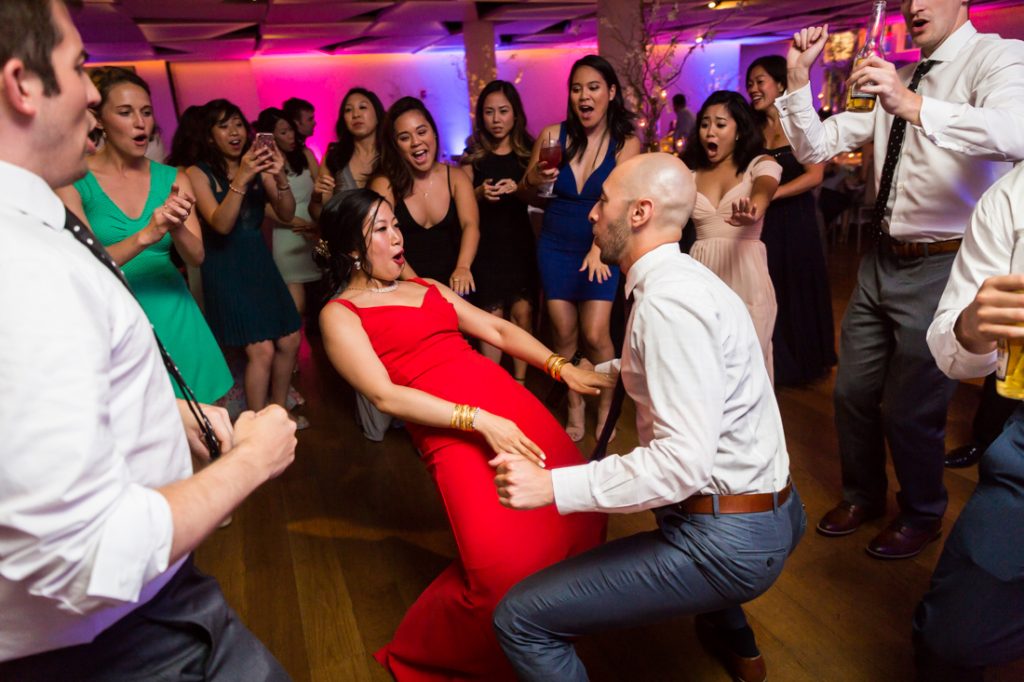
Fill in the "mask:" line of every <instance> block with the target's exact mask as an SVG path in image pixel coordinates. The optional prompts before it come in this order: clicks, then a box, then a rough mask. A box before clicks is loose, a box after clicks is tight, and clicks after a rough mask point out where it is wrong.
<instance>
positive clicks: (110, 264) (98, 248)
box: [64, 207, 220, 459]
mask: <svg viewBox="0 0 1024 682" xmlns="http://www.w3.org/2000/svg"><path fill="white" fill-rule="evenodd" d="M64 212H65V217H64V229H65V230H67V231H68V232H70V233H71V234H72V235H74V237H75V239H77V240H78V241H79V242H81V243H82V244H83V245H84V246H85V248H87V249H89V252H90V253H92V255H93V256H95V257H96V259H97V260H99V261H100V262H101V263H103V265H105V266H107V269H108V270H110V272H112V273H113V274H114V276H115V277H117V278H118V279H119V280H120V281H121V284H123V285H124V286H125V288H126V289H128V292H129V293H131V295H132V296H135V292H134V291H132V286H131V284H129V283H128V279H127V278H126V277H125V276H124V273H123V272H121V268H119V267H118V266H117V263H115V262H114V259H113V258H111V257H110V254H109V253H107V250H106V249H105V248H103V245H102V244H100V242H99V240H98V239H96V236H95V235H94V234H92V233H91V232H89V230H87V229H86V228H85V227H83V226H82V221H81V220H79V219H78V216H76V215H75V214H74V213H72V212H71V211H69V210H68V209H67V208H66V207H65V209H64ZM153 338H154V339H156V346H157V348H159V349H160V357H161V359H163V361H164V367H166V368H167V373H168V374H170V375H171V377H172V378H173V379H174V381H175V383H177V384H178V388H180V389H181V394H182V395H183V396H185V402H186V403H187V404H188V409H189V410H190V411H191V412H192V416H193V417H195V420H196V423H197V424H199V431H200V435H201V436H202V438H203V443H205V444H206V448H207V449H208V450H209V451H210V458H211V459H217V458H218V457H220V440H219V439H218V438H217V435H216V434H215V433H214V432H213V425H212V424H210V420H209V418H207V416H206V413H205V412H203V409H202V408H201V407H200V406H199V401H198V400H196V396H195V394H194V393H192V389H191V388H189V386H188V384H186V383H185V378H184V377H182V376H181V372H180V371H179V370H178V366H177V365H175V364H174V361H173V360H171V356H170V355H169V354H168V353H167V349H166V348H164V344H162V343H160V337H159V336H157V335H156V330H155V329H154V330H153Z"/></svg>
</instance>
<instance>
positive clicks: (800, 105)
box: [775, 83, 814, 117]
mask: <svg viewBox="0 0 1024 682" xmlns="http://www.w3.org/2000/svg"><path fill="white" fill-rule="evenodd" d="M775 108H776V109H777V110H778V112H779V116H782V117H785V116H791V115H792V114H795V113H797V112H800V111H807V110H808V109H810V110H813V109H814V98H813V97H812V96H811V84H810V83H807V84H806V85H804V86H803V87H801V88H797V89H796V90H793V91H792V92H787V93H786V94H785V95H780V96H779V97H776V98H775Z"/></svg>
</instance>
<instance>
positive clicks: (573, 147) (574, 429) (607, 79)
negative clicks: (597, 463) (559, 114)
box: [520, 55, 640, 441]
mask: <svg viewBox="0 0 1024 682" xmlns="http://www.w3.org/2000/svg"><path fill="white" fill-rule="evenodd" d="M567 110H568V111H567V114H566V120H565V121H564V122H562V123H557V124H554V125H550V126H548V127H547V128H545V129H544V130H543V131H542V132H541V134H540V136H539V137H538V138H537V142H536V143H535V144H534V147H533V155H532V156H531V158H530V165H529V167H528V170H527V172H526V175H525V177H524V178H523V182H522V184H521V190H520V191H521V194H522V195H525V198H526V199H527V200H529V201H530V202H531V203H533V204H535V205H538V206H543V208H544V226H543V228H542V230H541V233H540V239H539V240H538V243H537V261H538V266H539V268H540V277H541V284H542V286H543V288H544V297H545V299H546V301H547V310H548V315H549V317H550V318H551V324H552V327H553V331H554V342H555V350H556V351H557V352H558V353H560V354H562V355H565V356H566V357H571V356H572V355H573V354H574V353H575V352H576V350H577V348H578V347H579V345H580V341H581V336H582V346H583V347H582V350H583V351H584V354H585V355H586V357H587V358H588V359H589V360H590V361H591V362H593V363H595V364H596V363H598V362H604V361H606V360H611V359H612V357H614V354H615V350H614V347H613V346H612V339H611V331H610V320H611V312H612V302H613V301H614V300H615V294H616V291H617V290H618V282H619V269H618V268H617V267H615V266H608V265H605V264H604V263H602V262H601V250H600V249H598V248H597V246H596V245H595V244H594V236H593V234H592V233H591V227H590V221H589V220H588V219H587V216H588V215H589V213H590V210H591V209H592V208H593V207H594V204H595V203H597V200H598V199H600V197H601V185H602V184H603V183H604V181H605V179H606V178H607V177H608V175H609V174H610V173H611V172H612V169H613V168H615V165H616V164H617V163H621V162H622V161H625V160H626V159H628V158H629V157H631V156H634V155H636V154H638V153H639V152H640V141H639V140H638V139H637V138H636V137H635V136H634V135H633V114H632V113H630V112H629V110H627V109H626V104H625V100H624V99H623V96H622V88H621V87H620V86H619V79H618V77H617V76H616V75H615V70H614V69H613V68H612V66H611V64H609V63H608V62H607V61H606V60H604V59H602V58H601V57H598V56H596V55H587V56H586V57H583V58H582V59H580V60H578V61H577V62H576V63H575V64H573V65H572V70H571V71H570V72H569V102H568V106H567ZM549 139H550V140H558V143H559V145H560V146H561V148H562V150H563V152H562V161H561V163H560V164H559V166H558V167H556V168H549V167H548V165H547V164H546V163H544V162H541V161H540V150H541V147H542V145H543V144H544V141H545V140H549ZM550 182H554V189H553V192H554V195H555V196H554V198H552V199H548V200H546V203H544V202H545V199H543V198H542V197H540V196H539V188H540V186H541V185H543V184H544V183H550ZM581 331H582V335H581V334H580V332H581ZM605 393H606V394H607V395H604V396H602V399H601V403H600V405H599V407H598V415H597V428H596V433H598V434H599V433H600V432H601V429H602V428H603V427H604V421H605V418H606V417H607V416H608V402H609V401H610V399H611V392H610V391H606V392H605ZM566 431H567V432H568V433H569V436H570V437H571V438H572V439H573V440H575V441H578V440H581V439H582V438H583V434H584V431H585V426H584V403H583V397H582V396H580V395H579V394H576V393H573V392H570V393H569V419H568V422H567V424H566Z"/></svg>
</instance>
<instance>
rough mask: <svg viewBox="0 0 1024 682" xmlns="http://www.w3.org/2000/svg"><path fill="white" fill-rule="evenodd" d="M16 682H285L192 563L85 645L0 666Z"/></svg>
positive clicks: (4, 677)
mask: <svg viewBox="0 0 1024 682" xmlns="http://www.w3.org/2000/svg"><path fill="white" fill-rule="evenodd" d="M0 680H12V681H13V680H17V682H52V681H53V680H75V682H201V681H210V682H237V681H241V680H245V681H246V682H289V681H290V680H291V677H289V675H288V673H286V672H285V671H284V668H282V667H281V664H280V663H278V662H277V659H275V658H274V656H273V655H272V654H271V653H270V652H269V651H268V650H267V648H266V647H265V646H263V644H262V643H261V642H260V641H259V640H258V639H256V637H255V636H254V635H253V634H252V633H251V632H250V631H249V630H248V629H247V628H246V627H245V625H243V624H242V622H241V621H240V620H239V619H238V615H237V614H236V613H235V612H234V611H232V610H231V608H230V607H229V606H228V605H227V602H225V601H224V594H223V593H222V592H221V590H220V586H219V585H218V584H217V581H216V580H214V579H213V578H211V577H209V576H207V575H204V574H203V573H200V572H199V571H198V570H196V568H195V567H194V566H193V564H192V559H191V557H190V558H189V559H188V560H187V561H186V562H185V563H184V564H182V566H181V568H179V569H178V572H177V573H176V574H175V576H174V577H173V578H171V580H170V582H168V583H167V584H166V585H164V588H163V589H162V590H160V592H158V593H157V595H156V596H155V597H153V599H151V600H150V601H149V602H147V603H146V604H143V605H142V606H140V607H139V608H137V609H135V610H134V611H132V612H131V613H129V614H128V615H127V616H125V617H124V618H122V619H121V620H119V621H117V622H116V623H114V624H113V625H111V626H110V627H109V628H107V629H106V630H104V631H103V632H101V633H100V635H99V636H98V637H97V638H96V639H95V640H93V641H92V642H90V643H89V644H82V645H79V646H72V647H67V648H64V649H56V650H53V651H46V652H44V653H41V654H36V655H34V656H28V657H26V658H19V659H17V660H14V661H6V662H4V663H0Z"/></svg>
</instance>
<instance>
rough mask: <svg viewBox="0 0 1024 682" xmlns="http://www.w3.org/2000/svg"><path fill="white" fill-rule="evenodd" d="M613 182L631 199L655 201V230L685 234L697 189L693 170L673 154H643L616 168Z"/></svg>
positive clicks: (653, 203)
mask: <svg viewBox="0 0 1024 682" xmlns="http://www.w3.org/2000/svg"><path fill="white" fill-rule="evenodd" d="M612 178H615V181H616V182H618V183H619V187H621V189H622V192H623V194H625V195H626V196H628V197H630V198H631V199H634V200H637V199H648V200H650V201H651V203H652V205H653V207H654V216H653V218H652V227H653V228H654V229H656V230H658V231H662V230H666V231H675V230H678V231H682V229H683V227H685V225H686V222H687V221H688V220H689V219H690V214H691V213H692V212H693V204H694V202H695V201H696V200H697V187H696V185H695V184H694V182H693V173H691V172H690V169H689V168H687V167H686V164H684V163H683V162H682V161H680V160H679V159H678V158H677V157H675V156H673V155H672V154H664V153H660V152H659V153H656V154H639V155H637V156H634V157H633V158H631V159H628V160H627V161H624V162H623V163H621V164H619V165H618V166H616V167H615V169H614V170H613V171H612V173H611V176H610V177H609V180H611V179H612ZM676 239H678V237H677V238H676Z"/></svg>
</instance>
